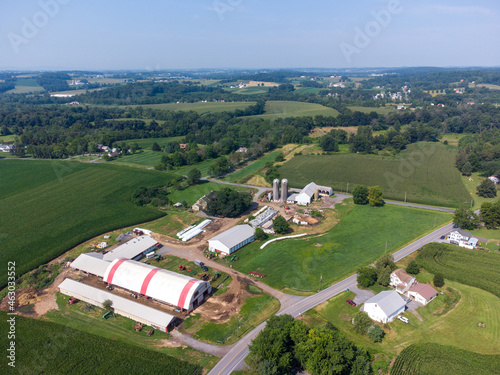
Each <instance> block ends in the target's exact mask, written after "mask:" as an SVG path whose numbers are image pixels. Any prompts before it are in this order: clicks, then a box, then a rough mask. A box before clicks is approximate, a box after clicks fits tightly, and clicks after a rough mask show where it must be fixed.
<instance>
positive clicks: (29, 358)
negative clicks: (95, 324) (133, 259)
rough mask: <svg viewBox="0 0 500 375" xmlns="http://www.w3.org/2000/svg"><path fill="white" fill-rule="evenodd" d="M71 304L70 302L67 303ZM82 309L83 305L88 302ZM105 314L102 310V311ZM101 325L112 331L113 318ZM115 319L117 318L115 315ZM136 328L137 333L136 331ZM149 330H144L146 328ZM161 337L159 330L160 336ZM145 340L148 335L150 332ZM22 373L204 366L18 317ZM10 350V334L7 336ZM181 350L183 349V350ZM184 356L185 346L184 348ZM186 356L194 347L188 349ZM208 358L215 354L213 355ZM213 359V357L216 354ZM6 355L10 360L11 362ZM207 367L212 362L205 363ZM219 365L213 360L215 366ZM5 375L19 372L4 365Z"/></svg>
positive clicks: (189, 371)
mask: <svg viewBox="0 0 500 375" xmlns="http://www.w3.org/2000/svg"><path fill="white" fill-rule="evenodd" d="M66 304H67V303H66ZM77 305H80V306H78V307H77V306H75V307H76V308H81V306H82V305H83V303H82V302H80V303H78V304H77ZM97 310H100V311H101V312H102V310H101V309H97ZM0 317H1V318H2V323H1V328H2V331H3V332H7V331H8V323H7V318H8V317H7V315H6V314H5V313H3V312H2V313H1V314H0ZM99 319H100V321H103V322H102V323H104V324H102V323H101V325H102V327H101V329H102V330H103V331H106V330H108V331H109V330H110V325H112V323H110V321H109V320H103V319H102V318H101V317H100V316H99ZM110 320H112V318H111V319H110ZM129 323H130V327H128V334H129V335H133V334H135V335H137V336H139V333H138V332H135V331H133V329H132V326H133V324H134V322H133V321H129ZM131 332H133V333H131ZM140 333H143V332H140ZM155 335H157V334H155ZM141 336H144V337H141V338H142V339H143V340H144V341H146V340H147V339H148V338H147V337H146V334H145V333H144V334H143V335H141ZM15 341H16V362H15V365H16V367H15V368H16V373H23V374H145V373H151V374H169V375H170V374H171V375H194V374H202V370H203V367H204V366H203V365H199V364H191V363H188V362H186V361H182V360H180V359H177V358H173V357H172V356H169V355H165V354H162V353H159V352H158V351H154V350H148V349H146V348H143V347H137V346H135V345H130V344H127V343H123V342H120V341H116V340H109V339H105V338H103V337H101V336H98V335H95V334H90V333H86V332H82V331H81V330H79V329H74V328H69V327H67V326H64V325H61V324H56V323H51V322H47V321H41V320H38V319H31V318H24V317H21V316H18V317H16V339H15ZM2 344H3V346H4V347H5V348H6V349H7V348H9V343H8V340H7V335H4V337H3V338H2ZM179 349H180V348H179ZM178 351H179V352H180V353H179V354H178V357H181V356H182V354H181V352H182V350H178ZM185 352H186V354H187V352H189V349H186V350H185ZM207 357H209V356H208V355H207ZM212 358H213V357H212ZM6 361H7V359H5V361H4V363H6ZM205 365H206V364H205ZM213 365H214V363H213V362H212V363H210V364H209V366H207V367H208V368H211V367H212V366H213ZM2 368H4V370H3V372H2V373H4V374H8V373H13V372H9V371H8V370H7V365H6V364H4V365H3V366H2Z"/></svg>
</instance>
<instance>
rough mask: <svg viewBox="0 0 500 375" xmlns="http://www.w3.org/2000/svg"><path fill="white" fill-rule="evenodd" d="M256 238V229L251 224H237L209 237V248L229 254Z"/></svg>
mask: <svg viewBox="0 0 500 375" xmlns="http://www.w3.org/2000/svg"><path fill="white" fill-rule="evenodd" d="M254 240H255V230H254V229H253V228H252V227H251V226H250V225H247V224H244V225H236V226H234V227H232V228H231V229H229V230H226V231H225V232H222V233H221V234H218V235H217V236H215V237H213V238H211V239H209V240H208V249H209V250H210V251H217V252H218V253H222V254H225V255H229V254H232V253H234V252H235V251H236V250H238V249H240V248H242V247H243V246H245V245H247V244H249V243H250V242H253V241H254Z"/></svg>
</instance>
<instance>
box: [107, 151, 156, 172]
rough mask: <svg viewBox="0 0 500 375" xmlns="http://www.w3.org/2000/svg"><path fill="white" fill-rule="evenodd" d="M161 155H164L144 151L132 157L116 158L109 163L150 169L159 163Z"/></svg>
mask: <svg viewBox="0 0 500 375" xmlns="http://www.w3.org/2000/svg"><path fill="white" fill-rule="evenodd" d="M163 155H165V153H163V152H158V151H151V150H147V149H146V150H143V151H142V152H139V153H136V154H134V155H126V156H122V157H121V158H117V159H115V160H113V161H110V162H109V163H110V164H121V165H128V166H139V167H146V168H152V167H154V166H155V165H158V164H159V163H160V161H161V157H162V156H163Z"/></svg>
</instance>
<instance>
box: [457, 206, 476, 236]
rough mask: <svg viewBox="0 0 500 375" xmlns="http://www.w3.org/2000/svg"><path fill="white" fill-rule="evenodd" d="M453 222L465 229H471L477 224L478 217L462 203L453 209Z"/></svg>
mask: <svg viewBox="0 0 500 375" xmlns="http://www.w3.org/2000/svg"><path fill="white" fill-rule="evenodd" d="M453 224H455V225H456V226H457V227H459V228H462V229H465V230H472V229H475V228H477V227H478V226H479V217H478V216H477V215H476V214H475V213H474V212H473V211H472V210H471V209H470V208H469V207H468V206H467V205H462V206H460V207H459V208H457V209H456V210H455V214H454V215H453Z"/></svg>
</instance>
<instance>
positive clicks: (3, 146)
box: [0, 144, 14, 152]
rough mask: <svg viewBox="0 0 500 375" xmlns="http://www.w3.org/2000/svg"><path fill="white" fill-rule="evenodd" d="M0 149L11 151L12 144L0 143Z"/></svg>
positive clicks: (12, 148)
mask: <svg viewBox="0 0 500 375" xmlns="http://www.w3.org/2000/svg"><path fill="white" fill-rule="evenodd" d="M0 151H1V152H11V151H14V145H1V144H0Z"/></svg>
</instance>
